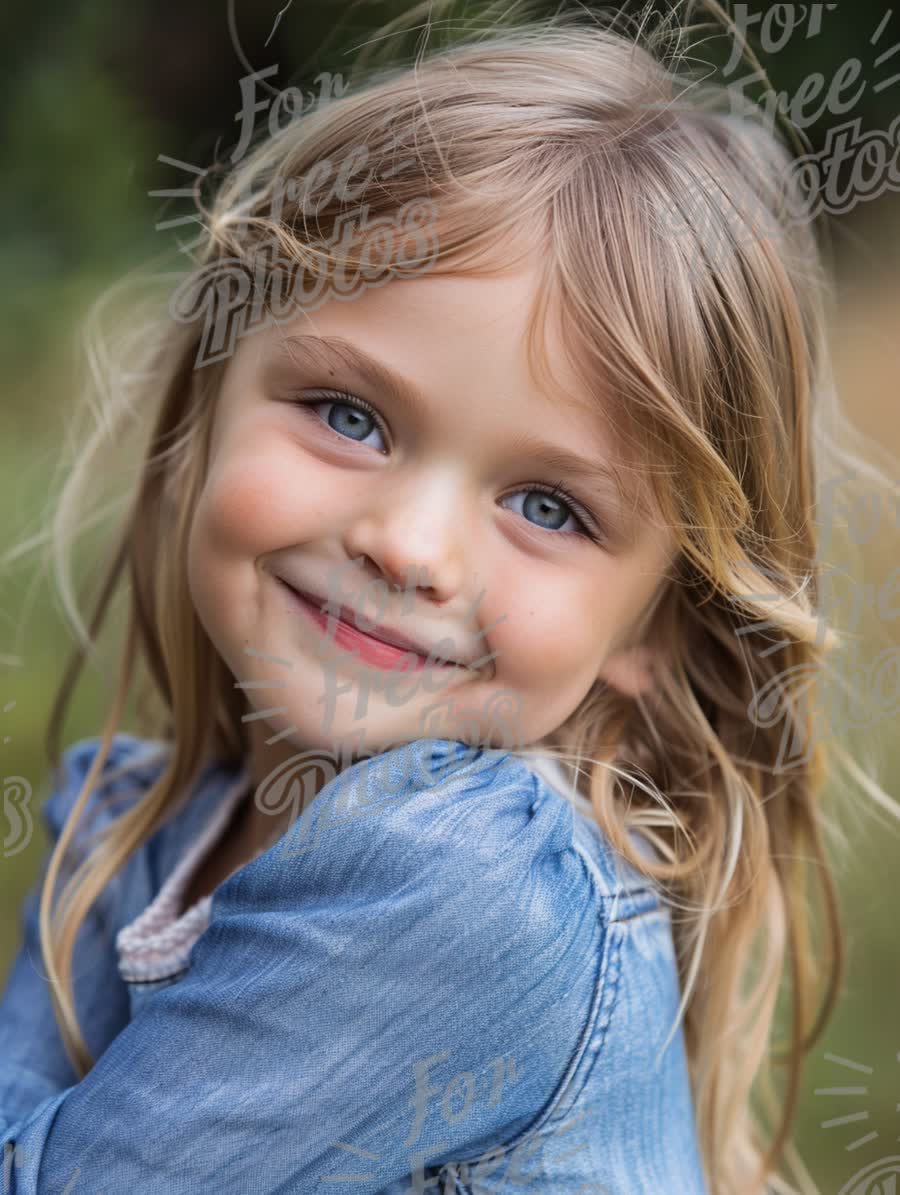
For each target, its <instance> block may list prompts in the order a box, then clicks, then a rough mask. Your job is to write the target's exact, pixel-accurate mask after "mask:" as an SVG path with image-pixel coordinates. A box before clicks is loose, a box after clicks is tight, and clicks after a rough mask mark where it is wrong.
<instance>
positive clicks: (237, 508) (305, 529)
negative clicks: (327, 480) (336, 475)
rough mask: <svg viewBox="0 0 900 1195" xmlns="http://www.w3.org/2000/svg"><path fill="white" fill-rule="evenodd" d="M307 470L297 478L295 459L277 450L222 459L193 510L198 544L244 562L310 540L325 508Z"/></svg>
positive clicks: (321, 493) (314, 481) (323, 497)
mask: <svg viewBox="0 0 900 1195" xmlns="http://www.w3.org/2000/svg"><path fill="white" fill-rule="evenodd" d="M313 472H314V471H311V470H308V469H305V468H304V469H303V476H302V477H301V476H299V475H298V462H297V459H296V457H289V456H286V455H285V454H284V453H277V452H271V453H268V454H264V453H259V454H256V455H254V456H243V455H242V456H241V457H233V458H231V459H229V460H225V461H222V462H221V463H220V464H218V465H217V466H216V467H215V468H214V469H213V470H211V472H210V475H209V478H208V480H207V484H206V487H205V489H204V491H203V494H202V496H201V500H200V504H199V508H198V511H197V521H198V523H199V524H200V525H201V526H202V528H203V536H202V538H203V540H204V542H205V543H206V544H207V545H208V547H209V549H210V550H211V551H213V552H215V553H216V554H225V555H228V556H234V557H241V558H247V557H253V556H259V555H262V554H264V553H266V552H275V551H278V550H280V549H283V548H286V547H290V546H292V545H296V544H300V543H303V542H304V541H306V540H307V539H309V538H311V537H313V536H314V535H315V534H316V527H317V526H319V525H320V524H321V520H322V517H323V509H324V508H327V504H326V502H325V500H324V499H325V497H326V495H325V494H324V493H323V490H322V487H321V486H320V485H318V484H317V479H316V478H315V477H314V476H312V475H311V474H312V473H313Z"/></svg>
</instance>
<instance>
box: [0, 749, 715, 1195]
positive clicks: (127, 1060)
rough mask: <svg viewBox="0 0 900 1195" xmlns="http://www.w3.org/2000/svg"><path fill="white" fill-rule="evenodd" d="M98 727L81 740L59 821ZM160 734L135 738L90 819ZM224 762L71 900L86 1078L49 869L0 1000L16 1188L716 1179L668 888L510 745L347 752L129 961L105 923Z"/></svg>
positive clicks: (155, 880)
mask: <svg viewBox="0 0 900 1195" xmlns="http://www.w3.org/2000/svg"><path fill="white" fill-rule="evenodd" d="M98 745H99V740H98V739H90V740H84V741H83V742H80V743H77V744H75V745H74V746H73V747H71V748H69V750H68V751H67V752H66V753H65V756H64V763H65V767H66V775H65V779H64V780H63V781H62V783H60V784H59V786H58V787H57V788H56V790H55V791H54V792H53V794H52V795H51V797H50V798H49V799H48V801H47V803H46V804H45V806H44V819H45V822H46V824H47V828H48V831H49V832H50V834H51V835H52V836H53V837H54V838H55V837H56V836H57V835H58V833H59V831H60V828H61V826H62V824H63V822H64V819H65V817H66V815H67V813H68V810H69V809H70V808H71V805H72V803H73V801H74V799H75V796H76V795H77V792H78V789H79V787H80V784H81V782H82V780H83V778H84V776H85V774H86V772H87V770H88V768H89V766H90V763H91V760H92V758H93V756H94V753H95V751H96V749H97V747H98ZM160 747H161V744H158V743H153V742H149V741H144V740H140V739H136V738H134V737H132V736H130V735H125V734H121V735H118V736H117V737H116V739H115V741H114V749H113V752H112V754H111V757H110V760H109V761H108V763H107V765H106V767H107V772H104V778H105V784H104V785H103V786H101V790H100V793H99V794H95V796H94V797H92V800H91V805H90V806H89V808H93V809H96V810H97V813H96V816H95V817H94V820H93V821H92V823H91V826H90V829H91V830H92V831H93V830H94V829H99V828H100V827H102V826H103V825H104V824H106V822H108V820H109V819H110V818H113V817H115V816H116V815H117V813H119V812H121V811H122V809H123V808H125V807H126V806H127V805H128V803H129V802H133V801H135V800H137V799H139V797H140V794H141V790H142V786H146V784H147V783H149V781H150V780H151V779H152V778H153V776H154V775H155V774H157V772H158V770H159V768H161V767H162V766H163V762H164V760H163V755H162V754H161V753H160ZM129 762H131V763H134V764H135V765H136V771H135V773H134V777H133V778H132V779H127V778H126V779H116V778H109V777H108V772H109V771H110V770H111V769H113V768H118V767H119V766H120V765H122V764H126V763H129ZM235 776H236V772H234V771H233V770H231V769H229V768H226V767H224V766H221V765H218V764H216V765H211V766H210V767H209V768H207V769H206V770H205V771H204V772H203V774H202V776H201V777H200V778H199V782H198V784H197V785H196V787H195V789H194V792H193V795H192V797H191V799H190V800H188V801H186V802H185V804H184V805H183V806H182V807H181V809H179V810H178V811H177V812H176V814H175V815H174V816H173V817H172V818H170V820H169V821H168V822H167V823H166V825H164V826H162V827H161V828H160V829H159V830H157V832H156V833H155V834H154V835H153V836H152V837H151V838H150V839H149V840H148V842H147V843H145V844H144V846H143V847H142V848H141V849H140V850H139V851H137V852H136V853H135V854H134V855H133V856H132V857H131V858H130V859H129V861H128V863H127V864H126V865H125V867H123V868H122V870H121V871H120V872H119V874H118V875H117V876H116V877H114V879H113V881H112V882H111V883H110V884H109V885H108V886H107V888H106V889H105V891H104V893H103V895H102V897H101V898H100V900H99V901H98V902H97V904H96V905H95V906H94V908H93V909H92V911H91V914H90V916H89V917H88V919H87V921H86V923H85V925H84V927H83V928H82V932H81V935H80V937H79V943H78V947H77V949H76V954H75V970H76V981H75V1000H76V1008H77V1011H78V1014H79V1020H80V1024H81V1026H82V1030H83V1032H84V1033H85V1037H86V1040H87V1044H88V1046H89V1048H90V1049H91V1051H92V1053H93V1055H94V1057H95V1058H97V1059H98V1061H97V1063H96V1065H95V1066H94V1067H93V1069H92V1070H91V1071H90V1073H89V1074H88V1075H87V1076H86V1077H85V1078H84V1079H83V1080H81V1082H78V1081H77V1079H76V1076H75V1074H74V1072H73V1070H72V1067H71V1065H70V1063H69V1061H68V1058H67V1056H66V1054H65V1051H64V1049H63V1046H62V1042H61V1039H60V1036H59V1032H58V1030H57V1028H56V1022H55V1020H54V1018H53V1014H52V1010H51V1004H50V998H49V989H48V984H47V982H46V980H45V979H44V978H43V966H42V958H41V953H40V949H39V946H38V936H37V894H38V886H37V885H35V887H34V888H33V890H32V891H31V893H30V895H29V897H28V899H27V901H26V904H25V908H24V912H23V933H24V941H23V945H22V949H21V951H20V953H19V955H18V956H17V958H16V960H15V962H14V964H13V967H12V970H11V972H10V975H9V978H8V981H7V985H6V988H5V991H4V994H3V997H2V1001H0V1134H2V1137H0V1140H2V1144H3V1187H2V1189H3V1192H4V1193H7V1192H15V1193H16V1195H63V1192H66V1193H68V1192H71V1193H72V1195H82V1192H84V1193H85V1195H138V1192H140V1195H181V1193H184V1195H188V1193H190V1195H197V1193H200V1195H203V1193H205V1192H209V1193H213V1192H215V1195H288V1193H291V1195H311V1193H313V1192H329V1193H330V1195H374V1193H380V1195H403V1193H406V1195H413V1193H414V1192H435V1193H436V1195H445V1193H450V1192H452V1193H454V1195H495V1193H502V1195H520V1193H522V1192H528V1193H530V1195H546V1193H557V1192H558V1193H559V1195H574V1193H575V1192H579V1193H581V1195H587V1193H589V1192H590V1193H591V1195H594V1193H599V1192H606V1193H607V1195H644V1193H647V1195H649V1193H650V1192H652V1193H653V1195H658V1193H659V1192H660V1191H677V1192H678V1193H679V1195H705V1193H706V1192H707V1187H706V1186H705V1184H704V1180H703V1175H702V1170H701V1165H700V1159H699V1154H698V1147H697V1141H696V1131H695V1122H694V1111H693V1105H692V1102H691V1094H690V1088H689V1083H688V1073H687V1068H686V1060H685V1052H684V1040H683V1036H682V1032H681V1028H680V1026H679V1027H678V1029H677V1032H675V1033H674V1034H672V1036H671V1040H670V1041H669V1044H668V1047H667V1049H666V1050H665V1052H661V1051H662V1046H663V1044H664V1042H665V1040H666V1037H667V1035H668V1034H669V1031H670V1029H671V1027H672V1022H673V1019H674V1017H675V1015H676V1011H677V1007H678V1003H679V998H680V990H679V983H678V976H677V970H676V964H675V957H674V952H673V945H672V936H671V922H670V913H669V911H668V910H667V909H666V908H665V907H664V906H663V905H662V904H661V903H660V900H659V896H658V894H657V892H656V891H655V890H654V889H653V888H652V886H651V885H649V884H648V882H647V881H646V879H645V878H644V877H643V876H641V875H640V874H639V873H638V872H637V871H635V870H633V869H632V868H630V867H628V866H627V865H626V864H625V863H624V860H622V859H621V857H619V856H617V855H615V854H614V853H613V851H612V849H611V847H610V846H609V844H608V843H607V842H606V840H605V839H604V837H603V836H602V834H601V832H600V831H599V829H598V827H597V826H596V825H595V824H594V823H592V822H591V821H589V820H588V819H587V818H586V817H584V816H583V815H582V814H581V813H580V812H579V811H578V810H576V809H574V808H573V806H572V804H571V803H570V802H569V801H568V800H567V799H566V798H565V797H564V796H563V795H561V794H560V793H559V792H557V791H556V790H555V789H554V788H553V787H551V785H550V784H548V783H547V781H546V780H545V779H544V778H542V777H541V776H539V775H538V774H536V772H535V771H534V770H533V769H532V768H530V767H529V766H528V764H527V763H526V761H525V760H524V759H523V758H522V757H520V756H518V755H516V754H514V753H510V752H507V751H500V750H475V749H473V748H469V747H466V746H464V745H463V744H460V743H456V742H452V741H450V740H445V739H420V740H417V741H416V742H413V743H410V744H407V745H405V746H402V747H399V748H396V749H394V750H391V751H388V752H385V753H384V754H383V755H380V756H377V757H376V758H375V759H373V760H364V761H361V762H360V763H358V764H356V765H354V766H353V767H350V768H347V769H345V770H344V771H343V772H342V773H341V774H340V775H339V776H338V777H337V778H336V779H334V780H332V781H331V782H330V783H329V784H328V785H326V786H325V787H324V788H323V789H322V791H321V792H320V793H319V794H318V796H317V797H316V799H315V800H314V801H313V802H312V803H311V804H310V805H309V807H308V808H307V810H306V811H305V812H304V814H303V816H302V817H301V818H300V819H298V820H297V821H296V822H295V823H294V825H293V826H292V827H291V828H290V830H289V831H288V832H287V833H286V834H285V835H284V836H283V837H282V839H281V840H280V842H279V843H277V844H276V845H275V846H274V847H272V848H271V849H270V850H268V851H267V852H266V853H265V854H263V855H261V856H259V857H258V858H257V859H255V860H253V861H252V862H250V863H248V864H246V865H245V866H243V867H241V868H240V869H239V870H238V871H237V872H235V873H234V874H232V875H231V876H230V877H228V879H226V880H225V881H224V882H223V883H222V884H220V885H219V887H218V888H217V889H216V890H215V892H214V895H213V900H212V909H211V922H210V925H209V927H208V929H207V930H206V931H205V932H204V933H203V934H202V935H201V936H200V938H199V939H198V940H197V942H196V943H195V945H194V948H193V951H192V954H191V957H190V961H189V964H188V966H187V968H186V969H185V970H183V971H182V972H181V973H179V974H177V975H174V976H171V977H168V978H167V979H165V980H162V981H158V982H154V983H152V984H146V985H139V984H126V983H125V982H124V980H123V979H122V978H121V977H120V975H119V972H118V967H117V956H116V950H115V935H116V933H117V932H118V930H119V929H121V928H122V927H123V926H124V925H127V924H128V923H129V922H130V921H131V920H133V918H134V917H136V916H137V915H138V913H140V912H141V911H142V910H143V909H144V908H145V907H146V905H147V904H148V903H149V902H150V901H151V900H152V899H153V898H154V896H155V895H156V893H157V892H158V891H159V889H160V887H161V886H162V884H163V882H164V880H165V879H166V877H167V876H168V875H169V874H170V873H171V871H172V869H173V868H174V866H175V864H176V863H177V861H178V859H179V858H181V857H182V856H183V854H184V852H185V851H186V850H187V848H188V846H189V845H190V843H191V841H192V840H193V839H194V837H195V836H196V834H197V833H198V832H199V829H200V827H202V826H203V825H204V824H205V823H206V819H207V817H208V816H209V814H210V812H211V810H212V809H213V808H214V807H215V804H216V801H217V799H218V798H220V796H221V794H222V792H223V791H224V790H225V788H226V786H227V785H228V784H229V783H233V782H234V779H235ZM98 797H99V798H102V799H98ZM79 841H81V839H79ZM44 866H46V860H45V864H44ZM41 878H42V877H41ZM658 1054H659V1057H658V1056H657V1055H658Z"/></svg>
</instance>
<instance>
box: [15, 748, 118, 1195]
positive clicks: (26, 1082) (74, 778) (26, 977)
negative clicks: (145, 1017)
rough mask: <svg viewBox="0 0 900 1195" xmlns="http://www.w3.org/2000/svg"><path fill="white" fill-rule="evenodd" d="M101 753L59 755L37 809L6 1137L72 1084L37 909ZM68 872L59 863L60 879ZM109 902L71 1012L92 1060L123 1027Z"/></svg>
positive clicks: (88, 936) (100, 904) (85, 937)
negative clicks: (42, 837)
mask: <svg viewBox="0 0 900 1195" xmlns="http://www.w3.org/2000/svg"><path fill="white" fill-rule="evenodd" d="M99 745H100V739H99V738H97V739H85V740H83V741H81V742H78V743H75V744H74V745H73V746H71V747H69V748H68V749H67V750H66V751H65V752H63V757H62V765H63V780H62V783H61V784H60V785H59V787H58V788H56V789H55V790H54V791H53V792H52V793H51V794H50V796H49V797H48V798H47V800H46V801H45V802H44V805H43V807H42V809H41V817H42V820H43V823H44V826H45V827H46V832H47V836H48V839H49V841H50V848H49V849H48V850H47V851H46V853H45V855H44V858H43V861H42V863H41V869H40V874H39V876H38V879H37V881H36V882H35V883H34V884H33V886H32V887H31V889H30V891H29V892H28V895H27V896H26V898H25V902H24V905H23V908H22V914H21V918H20V926H21V942H22V945H21V947H20V949H19V951H18V953H17V955H16V956H15V958H14V959H13V962H12V966H11V968H10V971H9V976H8V978H7V981H6V985H5V987H4V990H3V994H2V997H0V1132H5V1131H6V1130H7V1129H8V1127H9V1126H10V1125H13V1124H15V1122H16V1121H18V1120H20V1119H22V1118H23V1117H24V1116H26V1115H27V1114H28V1113H30V1112H31V1111H32V1110H33V1109H34V1108H35V1107H36V1106H37V1105H38V1104H39V1103H41V1102H42V1101H43V1100H45V1099H46V1098H47V1097H48V1096H51V1095H55V1094H57V1093H58V1092H60V1091H63V1090H65V1089H66V1088H68V1087H70V1086H71V1085H72V1084H73V1083H75V1082H76V1081H77V1075H76V1073H75V1071H74V1069H73V1067H72V1064H71V1062H70V1061H69V1057H68V1055H67V1054H66V1051H65V1048H64V1047H63V1043H62V1038H61V1036H60V1033H59V1028H58V1025H57V1022H56V1018H55V1016H54V1015H53V1008H52V1004H51V1000H50V987H49V983H48V981H47V979H46V978H45V969H44V959H43V955H42V953H41V948H40V936H39V929H38V905H39V901H40V893H41V888H42V886H43V882H44V876H45V875H46V872H47V865H48V863H49V861H50V851H51V850H52V847H53V845H54V844H55V843H56V840H57V839H58V838H59V835H60V833H61V831H62V827H63V825H64V824H65V821H66V818H67V817H68V814H69V811H70V810H71V808H72V806H73V804H74V803H75V800H76V798H77V796H78V793H79V791H80V789H81V785H82V783H83V781H84V778H85V776H86V775H87V773H88V770H89V769H90V766H91V764H92V762H93V760H94V757H95V755H96V753H97V749H98V747H99ZM140 748H141V740H139V739H135V738H133V737H132V736H131V735H125V734H122V735H117V736H116V737H115V738H114V740H113V743H112V747H111V749H110V753H109V757H108V759H107V761H106V765H105V768H104V773H103V774H104V776H105V775H106V774H107V771H108V770H109V769H111V768H113V767H118V766H119V765H120V764H122V763H124V762H125V761H126V760H127V759H130V758H132V757H133V756H134V753H135V752H136V751H138V750H139V749H140ZM85 816H87V814H86V815H85ZM65 867H66V864H65V862H64V871H65ZM67 874H68V873H67V872H66V873H65V874H61V876H60V877H59V878H58V880H57V889H56V893H57V896H58V894H59V892H60V891H61V886H62V884H63V883H64V881H65V878H66V875H67ZM114 899H115V892H114V891H113V890H108V891H106V892H104V893H103V894H102V895H101V897H100V899H99V900H98V901H97V902H96V903H95V904H94V906H93V907H92V908H91V910H90V911H89V913H88V915H87V917H86V918H85V921H84V923H83V925H82V927H81V929H80V931H79V937H78V942H77V944H76V947H75V956H74V980H73V982H74V991H75V1001H76V1008H77V1009H78V1012H79V1017H80V1018H81V1023H82V1029H83V1031H85V1037H86V1040H87V1044H88V1047H89V1048H90V1049H91V1050H92V1052H94V1054H95V1055H96V1054H99V1053H102V1051H103V1049H104V1048H105V1046H106V1045H107V1044H108V1042H110V1041H111V1040H112V1039H113V1038H114V1037H115V1035H116V1034H117V1033H118V1032H119V1031H120V1029H122V1027H123V1026H124V1025H125V1024H127V1022H128V990H127V988H126V987H125V984H124V983H123V982H122V980H121V978H120V976H119V974H118V969H117V956H116V951H115V923H114V917H113V910H112V905H113V904H114ZM0 1190H3V1188H2V1187H0ZM4 1195H5V1192H4Z"/></svg>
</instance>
